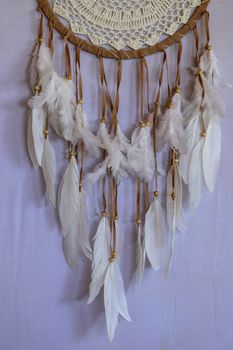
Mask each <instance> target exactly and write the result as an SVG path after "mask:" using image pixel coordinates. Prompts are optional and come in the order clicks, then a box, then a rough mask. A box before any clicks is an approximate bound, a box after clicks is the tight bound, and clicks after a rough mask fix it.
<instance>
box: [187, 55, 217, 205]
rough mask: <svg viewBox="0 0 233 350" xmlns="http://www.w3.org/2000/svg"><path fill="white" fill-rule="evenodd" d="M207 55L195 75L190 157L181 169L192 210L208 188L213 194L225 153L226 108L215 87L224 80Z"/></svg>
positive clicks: (189, 109)
mask: <svg viewBox="0 0 233 350" xmlns="http://www.w3.org/2000/svg"><path fill="white" fill-rule="evenodd" d="M206 51H207V50H205V52H204V54H203V56H201V59H200V68H198V69H197V70H196V71H195V74H196V79H195V87H194V93H193V96H192V100H191V102H190V104H189V105H188V107H187V108H186V110H185V111H184V114H185V118H186V119H187V120H188V122H187V125H186V128H185V130H186V133H187V135H188V139H189V142H188V152H187V154H186V155H185V156H181V165H180V169H181V176H182V178H183V180H184V182H185V183H187V184H188V187H189V192H190V206H191V207H192V208H196V207H197V205H198V204H199V202H200V199H201V196H202V193H203V190H204V188H205V187H207V188H208V190H209V191H210V192H213V190H214V186H215V183H216V178H217V172H218V168H219V160H220V153H221V127H220V121H221V117H222V116H223V115H224V105H223V103H222V101H221V98H220V97H219V95H218V92H217V89H216V86H215V85H216V82H217V81H218V80H219V79H220V76H219V71H218V68H217V65H216V60H215V56H214V54H210V53H209V52H206ZM208 51H209V50H208Z"/></svg>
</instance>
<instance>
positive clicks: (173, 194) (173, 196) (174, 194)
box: [171, 192, 176, 200]
mask: <svg viewBox="0 0 233 350" xmlns="http://www.w3.org/2000/svg"><path fill="white" fill-rule="evenodd" d="M171 197H172V199H173V200H175V199H176V192H172V194H171Z"/></svg>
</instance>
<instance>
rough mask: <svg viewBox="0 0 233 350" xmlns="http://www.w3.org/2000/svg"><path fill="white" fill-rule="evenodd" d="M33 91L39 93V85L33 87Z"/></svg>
mask: <svg viewBox="0 0 233 350" xmlns="http://www.w3.org/2000/svg"><path fill="white" fill-rule="evenodd" d="M34 90H35V92H38V93H39V92H40V85H35V86H34Z"/></svg>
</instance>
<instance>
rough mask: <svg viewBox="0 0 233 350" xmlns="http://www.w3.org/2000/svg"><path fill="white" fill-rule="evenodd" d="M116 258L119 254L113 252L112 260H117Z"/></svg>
mask: <svg viewBox="0 0 233 350" xmlns="http://www.w3.org/2000/svg"><path fill="white" fill-rule="evenodd" d="M116 256H117V253H116V251H115V250H114V251H113V252H112V258H114V259H115V258H116Z"/></svg>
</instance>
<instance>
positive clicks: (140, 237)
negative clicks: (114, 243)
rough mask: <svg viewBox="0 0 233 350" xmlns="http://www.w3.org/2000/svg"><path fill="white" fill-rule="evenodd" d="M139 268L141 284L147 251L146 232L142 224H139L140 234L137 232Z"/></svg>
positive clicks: (137, 274)
mask: <svg viewBox="0 0 233 350" xmlns="http://www.w3.org/2000/svg"><path fill="white" fill-rule="evenodd" d="M136 252H137V270H136V281H137V283H138V284H139V283H140V282H141V280H142V276H143V272H144V267H145V259H146V251H145V233H144V231H143V229H142V226H141V224H138V234H137V249H136Z"/></svg>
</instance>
